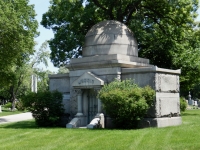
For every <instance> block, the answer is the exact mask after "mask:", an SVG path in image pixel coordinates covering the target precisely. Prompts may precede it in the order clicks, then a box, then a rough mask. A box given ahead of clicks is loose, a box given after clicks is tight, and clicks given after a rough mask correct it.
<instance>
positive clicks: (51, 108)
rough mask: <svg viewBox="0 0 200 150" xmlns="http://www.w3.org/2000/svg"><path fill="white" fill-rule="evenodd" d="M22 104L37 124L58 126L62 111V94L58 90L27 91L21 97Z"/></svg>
mask: <svg viewBox="0 0 200 150" xmlns="http://www.w3.org/2000/svg"><path fill="white" fill-rule="evenodd" d="M23 104H24V106H25V107H26V108H27V109H28V110H30V111H31V112H32V114H33V117H34V118H35V121H36V124H37V125H39V126H43V127H45V126H58V125H59V122H60V119H61V116H62V115H63V113H64V107H63V104H62V94H61V93H60V92H58V91H54V92H50V91H44V92H38V93H29V94H28V95H26V96H25V97H24V98H23Z"/></svg>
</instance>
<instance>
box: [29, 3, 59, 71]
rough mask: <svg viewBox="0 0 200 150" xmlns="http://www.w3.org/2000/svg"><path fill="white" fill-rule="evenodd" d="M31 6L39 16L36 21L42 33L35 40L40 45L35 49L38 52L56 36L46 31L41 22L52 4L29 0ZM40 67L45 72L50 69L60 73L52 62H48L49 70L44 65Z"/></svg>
mask: <svg viewBox="0 0 200 150" xmlns="http://www.w3.org/2000/svg"><path fill="white" fill-rule="evenodd" d="M29 4H34V5H35V12H36V14H37V16H36V19H37V21H38V23H39V28H38V31H39V32H40V36H39V37H37V38H35V41H36V42H37V43H38V45H37V46H36V47H35V49H36V50H38V49H39V47H40V46H41V45H42V43H43V42H45V41H46V40H49V39H51V38H53V37H54V34H53V32H52V31H51V30H49V29H46V28H44V27H43V26H42V25H40V22H41V20H42V14H44V13H45V12H47V11H48V7H49V6H50V4H49V0H29ZM39 67H40V68H42V69H43V70H47V69H48V70H50V71H52V72H57V71H58V68H56V67H54V66H53V64H52V63H51V61H50V60H49V61H48V68H46V67H45V66H44V65H40V66H39Z"/></svg>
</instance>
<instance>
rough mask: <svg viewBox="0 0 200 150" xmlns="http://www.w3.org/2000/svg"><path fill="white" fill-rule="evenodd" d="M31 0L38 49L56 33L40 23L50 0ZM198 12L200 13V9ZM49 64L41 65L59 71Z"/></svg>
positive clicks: (44, 68) (199, 18)
mask: <svg viewBox="0 0 200 150" xmlns="http://www.w3.org/2000/svg"><path fill="white" fill-rule="evenodd" d="M29 1H30V2H29V3H30V4H34V5H35V11H36V14H37V16H36V19H37V21H38V23H39V28H38V31H39V32H40V36H39V37H37V38H35V41H36V42H37V43H38V45H37V46H36V47H35V48H36V50H38V49H39V47H40V46H41V44H42V43H43V42H45V41H46V40H49V39H51V38H53V37H54V34H53V32H52V31H51V30H49V29H46V28H44V27H43V26H42V25H40V22H41V20H42V14H44V13H45V12H47V11H48V7H49V6H50V3H49V0H29ZM198 12H199V14H200V9H199V11H198ZM198 20H200V16H199V17H198ZM48 64H49V67H48V68H46V67H45V66H44V65H41V66H40V67H41V68H43V70H46V69H48V70H50V71H53V72H57V71H58V68H55V67H54V66H53V64H52V63H51V62H50V60H49V62H48Z"/></svg>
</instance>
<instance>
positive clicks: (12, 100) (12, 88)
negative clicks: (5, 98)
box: [10, 86, 16, 111]
mask: <svg viewBox="0 0 200 150" xmlns="http://www.w3.org/2000/svg"><path fill="white" fill-rule="evenodd" d="M10 95H11V103H12V107H11V111H14V110H15V99H16V96H15V92H14V87H13V86H11V87H10Z"/></svg>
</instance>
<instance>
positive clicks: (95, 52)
mask: <svg viewBox="0 0 200 150" xmlns="http://www.w3.org/2000/svg"><path fill="white" fill-rule="evenodd" d="M66 67H67V68H68V69H69V73H67V74H55V75H50V76H49V79H50V90H58V91H60V92H62V93H63V104H64V106H65V112H66V113H69V114H70V117H71V121H70V122H69V123H68V124H67V125H66V127H67V128H77V127H87V128H96V127H97V126H99V125H100V126H101V127H105V128H109V127H112V126H113V124H112V121H111V118H109V116H107V115H106V113H105V112H104V110H103V109H102V104H101V100H100V99H98V98H97V93H98V91H99V90H100V89H101V88H102V87H103V86H104V84H108V83H110V82H112V81H113V80H115V79H116V78H117V79H119V80H125V79H134V80H135V83H136V84H138V85H139V86H141V87H144V86H146V85H150V86H151V87H152V88H153V89H154V90H155V91H156V98H155V103H154V106H153V107H152V108H150V109H149V111H148V114H147V117H146V118H145V119H144V120H143V121H142V126H143V127H166V126H174V125H180V124H181V123H182V120H181V117H180V101H179V75H180V70H169V69H163V68H158V67H156V66H153V65H151V64H149V60H148V59H144V58H139V57H138V44H137V41H136V39H135V37H134V34H133V33H132V32H131V30H130V29H129V28H128V27H127V26H126V25H124V24H122V23H120V22H118V21H113V20H109V21H103V22H100V23H98V24H96V25H94V26H93V27H92V28H91V29H90V30H89V31H88V33H87V34H86V36H85V43H84V46H83V50H82V58H75V59H71V62H70V64H68V65H66ZM113 109H115V108H113Z"/></svg>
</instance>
